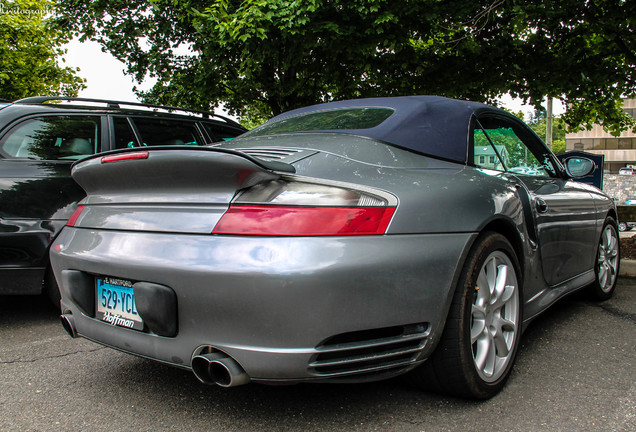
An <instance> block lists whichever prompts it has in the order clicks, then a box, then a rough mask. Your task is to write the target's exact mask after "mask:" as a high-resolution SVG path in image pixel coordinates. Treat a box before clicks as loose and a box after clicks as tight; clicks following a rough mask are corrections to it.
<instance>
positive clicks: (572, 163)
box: [565, 157, 596, 178]
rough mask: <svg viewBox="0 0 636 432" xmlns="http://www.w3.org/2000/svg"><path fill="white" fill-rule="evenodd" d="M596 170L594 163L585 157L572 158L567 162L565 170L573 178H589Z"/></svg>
mask: <svg viewBox="0 0 636 432" xmlns="http://www.w3.org/2000/svg"><path fill="white" fill-rule="evenodd" d="M595 168H596V166H595V165H594V162H592V161H591V160H590V159H587V158H584V157H571V158H567V159H566V160H565V170H566V171H567V173H568V175H569V176H570V177H572V178H581V177H585V176H588V175H590V174H592V173H593V172H594V169H595Z"/></svg>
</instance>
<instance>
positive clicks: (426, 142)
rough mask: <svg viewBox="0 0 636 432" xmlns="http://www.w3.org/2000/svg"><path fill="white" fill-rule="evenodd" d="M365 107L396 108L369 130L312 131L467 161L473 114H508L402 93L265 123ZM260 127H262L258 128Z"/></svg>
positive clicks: (315, 108)
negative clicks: (377, 141) (364, 138)
mask: <svg viewBox="0 0 636 432" xmlns="http://www.w3.org/2000/svg"><path fill="white" fill-rule="evenodd" d="M363 107H386V108H391V109H393V110H394V113H393V114H392V115H391V116H389V117H388V118H387V119H386V120H384V121H383V122H382V123H380V124H379V125H377V126H375V127H372V128H369V129H333V130H320V131H317V130H312V131H311V132H331V133H343V134H355V135H361V136H366V137H370V138H374V139H378V140H382V141H385V142H388V143H391V144H394V145H396V146H399V147H403V148H406V149H409V150H413V151H416V152H418V153H423V154H427V155H431V156H436V157H440V158H443V159H448V160H452V161H456V162H461V163H466V161H467V154H468V151H467V148H468V139H469V137H470V134H469V128H470V121H471V117H472V115H473V114H475V115H477V114H478V112H483V111H496V112H500V113H504V111H502V110H500V109H498V108H495V107H492V106H489V105H485V104H482V103H478V102H469V101H461V100H455V99H448V98H445V97H440V96H402V97H385V98H370V99H354V100H346V101H339V102H329V103H325V104H319V105H313V106H309V107H305V108H299V109H295V110H292V111H288V112H286V113H283V114H280V115H278V116H276V117H274V118H273V119H271V120H270V121H268V122H267V123H265V124H266V125H267V124H270V123H272V122H276V121H278V120H282V119H285V118H288V117H291V116H298V115H301V114H306V113H312V112H317V111H325V110H332V109H343V108H363ZM257 130H258V128H257V129H255V130H254V131H257ZM298 132H301V131H298ZM248 134H249V133H248Z"/></svg>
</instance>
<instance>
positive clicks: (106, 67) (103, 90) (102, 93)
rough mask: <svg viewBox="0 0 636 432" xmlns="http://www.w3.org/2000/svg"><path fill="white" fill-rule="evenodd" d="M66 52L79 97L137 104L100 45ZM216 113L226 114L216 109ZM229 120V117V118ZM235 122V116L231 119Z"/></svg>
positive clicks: (513, 105)
mask: <svg viewBox="0 0 636 432" xmlns="http://www.w3.org/2000/svg"><path fill="white" fill-rule="evenodd" d="M66 49H67V53H66V55H65V56H64V60H65V65H66V66H70V67H79V68H80V71H79V73H78V74H79V76H81V77H82V78H84V79H86V89H84V90H82V91H81V92H80V94H79V96H80V97H85V98H97V99H110V100H118V101H124V102H138V101H139V100H138V98H137V97H136V96H135V94H134V93H133V90H132V89H133V87H134V86H135V82H134V81H133V79H132V77H131V76H129V75H126V74H124V70H125V69H126V66H125V65H124V63H122V62H120V61H119V60H117V59H116V58H115V57H113V56H112V55H111V54H108V53H105V52H102V50H101V46H100V45H99V44H98V43H97V42H91V41H87V42H79V41H78V40H77V39H74V40H72V41H71V42H69V43H68V44H67V45H66ZM152 84H153V82H152V81H151V80H148V81H146V82H143V83H141V84H137V87H138V88H140V89H142V90H148V89H149V88H150V87H152ZM501 102H502V103H503V105H504V106H505V107H506V108H509V109H512V110H513V111H515V112H517V111H524V112H525V113H526V120H527V119H528V118H527V116H528V114H529V113H531V112H532V111H534V109H533V107H531V106H530V105H524V104H523V103H522V101H521V100H519V99H513V98H511V97H510V96H504V97H502V98H501ZM563 111H564V110H563V107H562V106H561V105H560V104H558V103H556V101H555V104H554V114H555V115H559V114H562V113H563ZM218 114H221V115H226V116H227V115H228V114H227V113H225V112H223V111H222V110H219V112H218ZM230 117H232V116H230ZM232 118H233V119H235V120H236V118H235V117H232Z"/></svg>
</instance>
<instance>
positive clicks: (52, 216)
mask: <svg viewBox="0 0 636 432" xmlns="http://www.w3.org/2000/svg"><path fill="white" fill-rule="evenodd" d="M51 102H58V103H51ZM171 111H172V112H171ZM177 112H180V114H177ZM243 132H245V129H244V128H243V127H241V126H240V125H239V124H237V123H235V122H233V121H231V120H228V119H226V118H223V117H220V116H217V115H214V114H212V113H197V112H192V111H185V110H178V109H176V108H166V107H158V106H151V105H143V104H135V103H124V102H113V101H100V100H93V99H78V98H75V99H68V98H57V97H55V98H54V97H37V98H27V99H22V100H19V101H17V102H15V103H2V104H0V295H1V294H39V293H41V292H42V290H43V289H44V290H46V291H47V292H48V294H49V295H50V296H51V297H52V298H53V299H54V300H55V299H57V302H59V292H58V289H57V286H56V285H55V279H54V278H52V277H51V275H50V268H49V258H48V250H49V245H50V243H51V241H52V240H53V239H54V238H55V236H56V235H57V234H58V232H59V230H60V229H61V228H62V226H64V223H65V222H66V220H67V219H68V217H69V216H70V215H71V214H72V213H73V211H74V210H75V207H76V203H77V201H79V200H80V199H82V198H83V197H84V191H82V189H81V188H80V187H79V186H77V185H76V184H75V182H74V181H73V180H72V179H71V177H70V167H71V164H72V163H73V162H75V161H76V160H78V159H80V158H83V157H86V156H90V155H93V154H95V153H99V152H103V151H108V150H116V149H126V148H139V147H142V146H154V145H171V144H181V145H183V144H190V145H202V144H207V143H212V142H214V141H221V140H223V139H227V138H232V137H235V136H237V135H240V134H242V133H243ZM43 282H44V284H43Z"/></svg>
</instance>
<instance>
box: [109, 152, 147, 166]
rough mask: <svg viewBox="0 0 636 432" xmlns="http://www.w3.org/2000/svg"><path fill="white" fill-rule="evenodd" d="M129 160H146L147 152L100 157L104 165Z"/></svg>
mask: <svg viewBox="0 0 636 432" xmlns="http://www.w3.org/2000/svg"><path fill="white" fill-rule="evenodd" d="M131 159H148V152H147V151H144V152H133V153H122V154H116V155H111V156H104V157H102V163H103V164H105V163H108V162H117V161H124V160H131Z"/></svg>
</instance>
